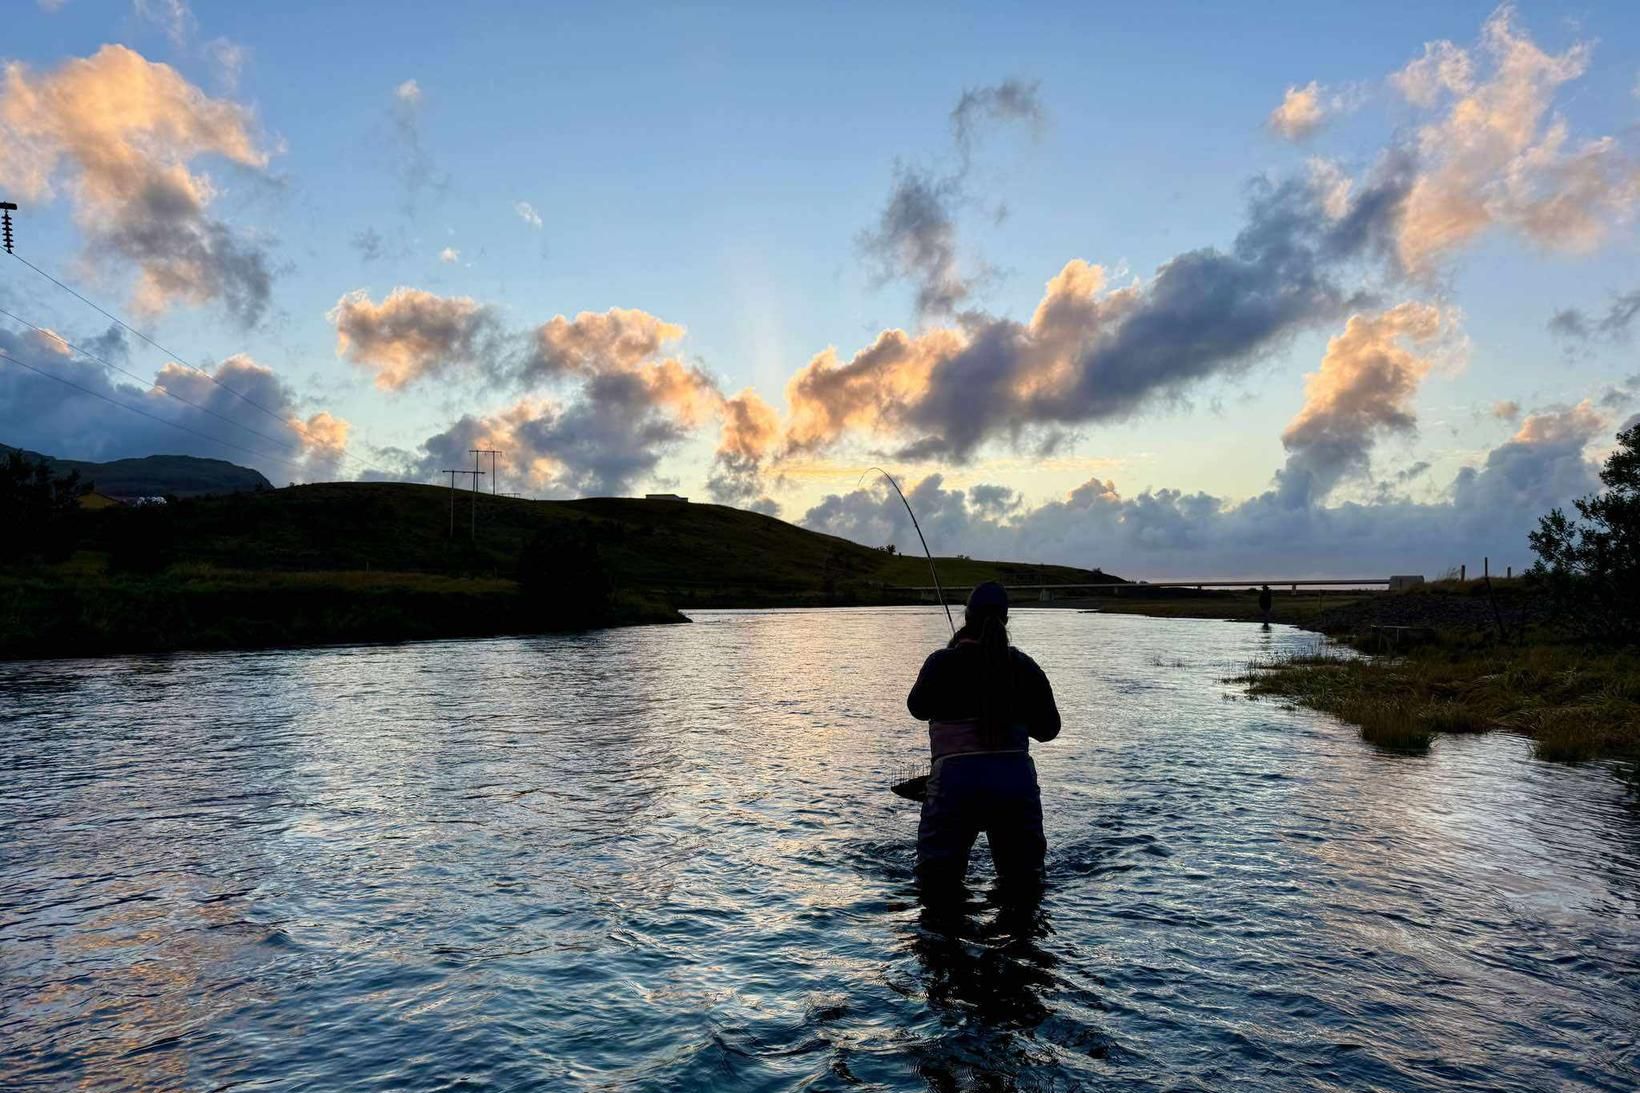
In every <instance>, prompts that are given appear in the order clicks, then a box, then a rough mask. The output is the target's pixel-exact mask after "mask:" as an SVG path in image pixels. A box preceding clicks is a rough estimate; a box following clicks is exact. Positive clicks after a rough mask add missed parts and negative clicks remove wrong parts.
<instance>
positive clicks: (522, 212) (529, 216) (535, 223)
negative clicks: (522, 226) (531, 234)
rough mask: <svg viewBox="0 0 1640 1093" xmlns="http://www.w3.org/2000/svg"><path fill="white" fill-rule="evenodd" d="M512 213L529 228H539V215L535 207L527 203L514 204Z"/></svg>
mask: <svg viewBox="0 0 1640 1093" xmlns="http://www.w3.org/2000/svg"><path fill="white" fill-rule="evenodd" d="M513 212H515V213H517V214H518V218H519V219H520V220H522V221H523V222H524V223H526V224H528V225H529V226H530V227H532V228H539V227H540V226H541V214H540V213H538V212H536V211H535V206H534V205H531V204H530V203H529V202H528V201H519V202H515V203H514V204H513Z"/></svg>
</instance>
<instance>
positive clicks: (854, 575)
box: [0, 482, 1114, 657]
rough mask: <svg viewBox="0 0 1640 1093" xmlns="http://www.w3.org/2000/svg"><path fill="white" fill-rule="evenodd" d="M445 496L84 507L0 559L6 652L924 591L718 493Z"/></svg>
mask: <svg viewBox="0 0 1640 1093" xmlns="http://www.w3.org/2000/svg"><path fill="white" fill-rule="evenodd" d="M451 499H452V498H451V491H450V490H449V489H447V488H441V487H437V486H419V485H407V484H402V483H383V482H375V483H330V484H325V485H313V486H293V487H290V488H287V489H277V490H275V489H269V490H263V491H260V492H248V493H235V494H229V495H225V496H206V497H193V498H182V499H179V500H178V501H176V502H175V503H173V504H168V505H157V506H138V507H113V508H108V509H101V510H96V511H81V512H78V513H77V514H75V516H74V532H73V536H72V538H71V539H70V540H69V545H68V547H66V548H64V549H62V550H58V551H56V552H55V553H52V552H50V551H43V552H42V551H40V550H37V551H36V552H35V553H34V555H33V556H32V560H29V559H27V558H19V559H18V560H17V561H16V562H14V563H13V564H12V565H10V566H9V567H5V568H0V656H6V657H35V656H84V655H91V654H97V653H114V652H148V651H163V650H170V649H187V648H233V647H261V646H277V645H291V644H323V643H331V642H357V641H398V640H405V639H410V638H437V637H458V636H478V635H486V634H507V633H537V632H543V631H550V630H567V629H581V628H586V627H592V626H609V625H621V624H629V623H646V622H678V621H684V620H683V617H682V616H681V615H679V614H678V610H677V609H678V608H698V607H790V606H805V607H815V606H842V605H851V604H854V605H858V604H881V603H906V602H915V595H914V594H911V593H908V592H906V591H904V590H903V586H908V585H926V584H928V583H929V577H928V566H927V562H926V560H925V559H924V558H922V557H921V556H920V555H911V556H906V555H898V554H888V553H887V552H885V551H882V550H877V549H873V548H871V547H865V546H861V545H859V544H858V543H852V542H849V541H847V540H845V539H839V538H837V537H835V536H831V535H821V534H818V533H816V532H812V531H808V530H806V529H804V528H799V527H795V526H794V525H791V524H788V523H785V522H784V521H781V520H777V519H774V518H772V517H768V516H763V515H760V514H758V513H754V512H744V511H741V510H738V509H732V508H726V507H723V506H720V505H702V504H689V503H683V502H672V501H644V500H637V499H632V498H595V499H589V500H582V501H525V500H518V499H513V498H505V497H494V496H491V495H489V494H483V493H481V494H478V495H477V496H476V497H475V495H473V494H472V493H470V492H460V493H457V494H456V495H455V498H454V499H455V521H454V523H455V534H454V536H452V535H451V533H450V528H451ZM475 501H476V503H477V511H476V515H477V521H476V525H477V535H476V537H474V536H473V535H472V533H471V531H470V529H471V528H472V527H473V516H474V510H473V508H472V506H473V504H474V503H475ZM43 531H44V529H35V530H33V531H30V530H29V529H26V528H25V529H24V530H23V533H22V534H21V535H19V536H17V542H18V543H19V544H20V545H21V546H24V547H26V546H27V545H28V544H29V543H31V542H35V541H39V542H41V543H42V544H43V543H45V542H46V541H47V539H48V538H49V537H47V536H45V535H44V534H43ZM57 534H58V535H59V536H60V535H61V534H62V529H61V528H60V527H59V528H58V532H57ZM52 541H55V540H52ZM938 564H939V570H940V576H941V580H942V581H943V582H944V583H945V584H946V586H947V587H948V589H949V593H948V597H949V599H951V600H953V601H955V602H959V603H960V602H961V600H962V599H963V597H964V596H965V595H966V592H967V589H968V587H969V586H971V585H973V584H975V583H977V582H979V581H981V580H987V579H995V580H1001V581H1003V582H1005V583H1010V584H1031V583H1038V582H1046V583H1063V582H1075V581H1090V580H1110V579H1114V578H1109V577H1106V576H1105V575H1104V574H1101V573H1098V572H1097V571H1087V570H1080V569H1073V568H1069V567H1065V566H1035V565H1027V564H1021V563H1012V562H988V561H977V560H970V559H966V558H942V559H939V561H938ZM897 586H900V587H897Z"/></svg>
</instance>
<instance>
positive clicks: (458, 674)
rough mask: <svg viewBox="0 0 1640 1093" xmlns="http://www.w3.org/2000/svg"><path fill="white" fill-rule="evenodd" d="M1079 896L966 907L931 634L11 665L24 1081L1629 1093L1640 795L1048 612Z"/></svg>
mask: <svg viewBox="0 0 1640 1093" xmlns="http://www.w3.org/2000/svg"><path fill="white" fill-rule="evenodd" d="M1013 631H1014V640H1015V642H1016V643H1017V644H1018V645H1020V646H1021V647H1022V648H1024V649H1026V650H1027V651H1028V652H1030V653H1031V654H1032V655H1033V656H1035V657H1036V658H1037V659H1038V661H1039V662H1040V663H1041V664H1042V665H1043V667H1044V668H1045V669H1046V670H1047V672H1048V674H1049V676H1050V678H1051V679H1052V681H1053V684H1054V687H1055V689H1056V692H1057V694H1058V697H1059V701H1060V705H1061V708H1062V710H1063V712H1064V715H1065V723H1066V728H1065V732H1064V734H1063V736H1062V737H1061V738H1060V739H1059V740H1057V741H1055V742H1054V743H1052V744H1049V745H1046V746H1043V747H1039V748H1037V749H1036V755H1037V759H1038V766H1039V770H1040V775H1041V782H1042V786H1043V794H1044V798H1045V802H1046V807H1047V810H1048V837H1049V843H1050V846H1049V857H1048V866H1049V870H1050V873H1051V886H1050V888H1049V890H1048V892H1047V894H1046V896H1045V898H1044V900H1043V902H1042V904H1041V906H1040V907H1039V908H1037V909H1035V910H1034V911H1033V910H1029V909H1027V911H1025V912H1023V913H1021V912H999V911H997V910H996V909H995V908H994V907H993V906H992V905H991V903H990V899H989V895H988V887H987V885H986V875H985V874H986V869H988V859H987V855H986V854H985V852H984V850H983V842H982V845H981V849H980V850H979V851H978V852H977V853H976V859H977V860H978V861H981V862H986V863H987V864H986V869H980V870H979V871H978V872H977V873H976V875H975V881H976V884H975V893H974V894H975V904H974V907H973V910H972V913H971V914H970V915H968V916H966V917H965V918H963V919H961V920H960V921H956V922H935V921H929V920H926V919H925V918H924V916H923V915H922V913H921V912H920V910H919V908H918V905H917V903H916V901H915V898H914V893H913V890H912V888H911V884H910V880H911V866H912V862H913V852H912V843H913V837H914V833H915V828H916V820H917V814H916V808H915V806H913V805H910V804H908V803H906V802H903V801H901V800H899V799H898V798H896V797H894V796H892V795H891V794H890V793H888V791H887V789H886V788H885V787H886V786H887V784H888V783H889V782H890V781H891V780H892V777H893V775H894V774H895V772H896V771H899V770H901V769H902V768H904V767H906V766H908V765H910V764H911V763H913V762H914V761H915V760H916V759H917V758H918V757H919V755H921V754H922V751H923V749H924V748H925V746H926V745H925V743H924V739H925V738H924V736H923V735H922V730H921V726H919V725H918V724H917V723H915V722H912V721H911V720H910V719H909V718H908V716H907V714H906V712H905V707H904V697H905V692H906V690H907V688H908V686H909V684H910V681H911V679H912V678H913V677H914V675H915V672H916V669H917V667H918V666H919V664H920V663H921V660H922V657H923V656H924V655H925V654H926V652H927V651H928V650H929V649H930V648H932V647H933V646H934V645H936V644H938V643H939V642H940V641H941V640H942V638H943V636H944V635H945V634H946V633H947V632H946V630H945V621H944V618H943V616H940V615H938V614H937V613H933V612H930V611H928V610H920V609H888V610H869V609H861V610H843V611H787V612H699V613H696V615H695V623H694V625H691V626H672V627H641V628H634V629H625V630H614V631H607V632H601V633H593V634H586V635H577V636H563V637H539V638H505V639H493V640H485V641H459V642H455V641H453V642H430V643H423V644H412V645H401V646H367V647H347V648H329V649H306V650H295V651H291V650H284V651H272V652H250V653H210V654H189V655H178V656H171V657H163V658H153V657H144V658H125V659H111V660H100V661H54V662H33V663H16V662H14V663H8V664H3V665H0V724H3V726H4V728H3V733H4V736H3V738H0V770H3V772H4V782H3V785H0V1087H3V1088H5V1089H7V1090H27V1089H59V1088H61V1089H68V1088H73V1089H88V1090H104V1089H106V1090H147V1089H200V1090H205V1089H213V1090H214V1089H230V1088H232V1089H241V1090H248V1089H255V1090H327V1091H347V1090H446V1089H494V1090H514V1089H518V1090H524V1089H612V1090H613V1089H621V1090H627V1089H639V1090H641V1089H655V1090H659V1089H722V1090H743V1089H744V1090H783V1089H809V1090H831V1089H859V1088H863V1089H884V1090H894V1089H933V1090H941V1091H943V1090H956V1089H1015V1088H1017V1089H1032V1090H1034V1089H1080V1088H1099V1089H1134V1090H1164V1089H1166V1090H1219V1089H1229V1088H1231V1087H1232V1086H1238V1085H1241V1084H1243V1083H1250V1084H1248V1086H1247V1087H1248V1088H1259V1089H1269V1090H1315V1089H1321V1090H1332V1089H1338V1090H1343V1089H1366V1088H1372V1089H1382V1090H1545V1089H1591V1090H1592V1089H1602V1090H1605V1089H1610V1090H1618V1089H1622V1090H1631V1089H1634V1088H1635V1087H1636V1085H1637V1082H1640V1054H1637V1030H1640V811H1637V806H1636V802H1635V795H1634V790H1633V788H1632V786H1631V785H1630V784H1628V783H1627V782H1626V781H1625V779H1624V778H1623V777H1621V776H1620V775H1621V772H1620V771H1619V770H1618V769H1617V768H1615V767H1612V766H1610V765H1603V764H1590V765H1585V766H1576V767H1574V766H1563V765H1553V764H1547V763H1541V762H1538V761H1536V760H1534V759H1533V758H1532V757H1531V752H1530V747H1529V745H1528V744H1527V743H1526V742H1525V741H1523V740H1521V739H1519V738H1515V737H1510V736H1506V735H1494V736H1488V737H1467V738H1444V739H1441V740H1439V741H1438V742H1437V743H1436V745H1435V746H1434V747H1433V748H1432V749H1431V750H1430V751H1429V752H1428V753H1426V754H1422V755H1406V754H1391V753H1385V752H1381V751H1379V750H1377V749H1375V748H1373V747H1372V746H1370V745H1368V744H1365V743H1363V742H1362V741H1361V740H1360V739H1359V738H1358V736H1357V735H1356V733H1355V732H1354V731H1353V730H1351V729H1350V728H1348V727H1347V726H1344V725H1342V724H1340V723H1338V722H1336V721H1333V720H1331V719H1330V718H1327V717H1324V716H1320V715H1317V714H1314V713H1310V712H1307V711H1299V710H1286V709H1283V708H1281V707H1280V706H1278V705H1276V704H1273V703H1270V702H1265V701H1258V702H1254V701H1249V700H1248V699H1246V698H1245V697H1243V695H1242V692H1241V688H1240V687H1238V686H1237V685H1235V684H1233V683H1227V682H1225V679H1226V677H1228V676H1229V675H1231V674H1233V673H1234V672H1236V671H1237V670H1239V669H1240V668H1241V667H1242V666H1244V665H1245V664H1246V663H1247V661H1249V660H1250V659H1251V658H1253V657H1256V656H1267V655H1270V654H1272V653H1279V652H1282V651H1284V650H1290V649H1295V648H1299V647H1306V646H1309V645H1311V644H1313V643H1314V641H1315V639H1314V638H1313V637H1312V636H1310V635H1306V634H1302V633H1300V632H1297V631H1294V630H1289V629H1285V628H1277V629H1275V630H1273V631H1265V630H1261V629H1260V628H1258V627H1255V626H1252V625H1246V624H1234V623H1222V622H1201V621H1178V620H1161V619H1144V618H1133V617H1114V616H1100V615H1093V614H1085V613H1080V612H1076V611H1057V610H1042V611H1017V612H1016V613H1015V621H1014V626H1013Z"/></svg>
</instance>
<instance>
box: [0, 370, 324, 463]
mask: <svg viewBox="0 0 1640 1093" xmlns="http://www.w3.org/2000/svg"><path fill="white" fill-rule="evenodd" d="M0 360H5V361H10V362H11V363H12V364H15V365H19V366H21V367H23V368H27V369H28V370H29V371H30V372H34V373H36V374H38V375H41V376H44V377H46V379H51V380H56V381H57V382H58V383H61V384H64V385H66V386H68V387H72V388H74V389H75V390H76V391H79V392H82V393H83V394H87V395H90V396H91V397H92V398H97V399H101V400H102V401H104V402H106V403H108V404H109V405H110V406H118V407H119V408H120V409H122V410H130V411H131V412H132V413H133V414H141V415H142V416H143V417H145V418H148V419H149V420H150V421H157V422H159V423H160V424H161V425H169V426H170V427H171V428H173V429H181V430H182V431H183V432H185V433H192V434H193V435H194V436H197V437H200V438H201V439H204V440H209V441H210V442H211V443H213V444H221V445H223V446H225V447H228V448H233V449H235V450H237V451H241V452H246V453H248V454H250V455H254V456H257V457H259V458H261V459H271V460H273V461H274V462H276V463H283V464H284V465H285V466H287V467H294V468H295V469H297V470H304V469H305V468H303V466H302V465H301V464H300V463H297V462H295V461H293V460H290V459H287V458H285V457H284V456H278V455H272V454H270V453H268V452H259V451H257V450H256V449H255V448H247V447H245V446H244V445H243V444H235V443H234V442H233V441H231V440H223V439H222V438H221V437H217V436H212V435H211V434H210V433H202V432H200V431H199V430H198V429H194V428H190V427H189V426H187V425H184V424H182V423H181V422H180V421H172V420H170V419H169V418H163V417H160V416H159V415H158V414H150V413H149V412H148V411H147V410H144V409H142V408H141V407H137V406H132V405H131V404H130V403H127V402H120V401H119V400H117V399H111V398H109V397H108V396H107V395H105V394H103V393H102V392H100V391H93V390H92V389H91V388H89V387H85V386H83V385H81V384H78V383H75V382H74V381H73V380H71V379H66V378H65V377H63V376H59V375H57V374H56V373H55V372H47V371H46V370H45V369H44V368H36V367H34V365H32V364H29V363H28V362H27V361H21V360H18V359H17V358H16V357H13V356H12V355H11V354H9V353H5V352H0Z"/></svg>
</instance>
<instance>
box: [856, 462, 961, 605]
mask: <svg viewBox="0 0 1640 1093" xmlns="http://www.w3.org/2000/svg"><path fill="white" fill-rule="evenodd" d="M872 471H876V472H877V473H878V474H880V475H882V476H883V477H884V478H886V479H888V484H889V485H890V486H893V487H894V492H895V493H897V494H899V495H900V504H902V505H904V506H905V512H906V515H907V516H909V517H911V526H912V527H913V528H914V529H916V532H917V541H918V542H920V543H922V548H923V554H924V555H925V556H926V557H927V558H928V575H929V576H930V577H933V578H934V595H936V596H938V597H939V600H940V606H941V607H943V608H945V621H946V623H947V624H948V625H949V626H950V627H951V636H952V637H955V636H956V633H957V624H956V623H955V622H952V620H951V605H950V604H948V603H946V602H945V590H944V589H942V588H941V587H940V574H939V571H938V570H936V569H935V568H934V552H933V551H931V550H929V549H928V540H927V539H925V538H923V533H922V525H921V524H919V523H917V514H916V513H914V512H912V511H911V502H910V501H908V500H906V497H905V491H904V490H902V489H901V488H900V484H899V483H898V482H896V481H894V476H893V475H891V474H889V473H888V472H887V471H885V470H883V469H882V468H881V467H868V468H867V469H866V474H870V473H871V472H872ZM866 474H862V475H861V476H860V482H864V481H865V479H866ZM860 482H856V483H855V486H856V487H858V486H859V484H860Z"/></svg>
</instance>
